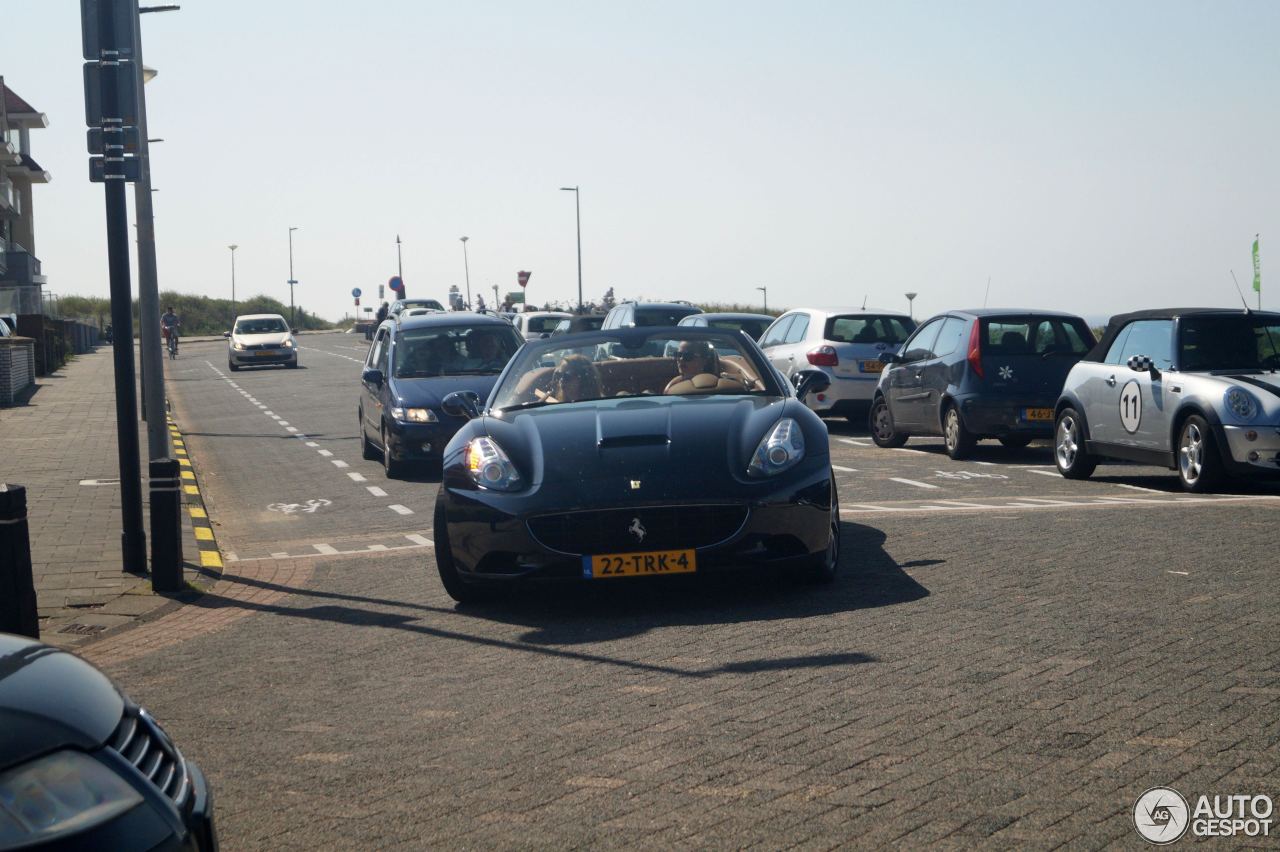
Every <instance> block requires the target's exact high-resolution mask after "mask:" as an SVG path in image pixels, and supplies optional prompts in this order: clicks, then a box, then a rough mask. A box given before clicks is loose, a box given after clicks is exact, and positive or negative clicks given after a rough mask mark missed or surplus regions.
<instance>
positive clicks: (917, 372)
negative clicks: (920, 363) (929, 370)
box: [915, 370, 924, 379]
mask: <svg viewBox="0 0 1280 852" xmlns="http://www.w3.org/2000/svg"><path fill="white" fill-rule="evenodd" d="M915 376H916V378H917V379H918V378H921V377H922V376H924V370H916V372H915Z"/></svg>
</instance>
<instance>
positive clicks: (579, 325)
mask: <svg viewBox="0 0 1280 852" xmlns="http://www.w3.org/2000/svg"><path fill="white" fill-rule="evenodd" d="M604 316H605V315H604V314H578V315H577V316H573V317H567V318H565V319H562V320H560V322H558V323H556V327H555V328H553V329H551V334H552V335H556V334H577V333H578V332H580V331H596V330H597V329H599V328H600V326H602V325H604Z"/></svg>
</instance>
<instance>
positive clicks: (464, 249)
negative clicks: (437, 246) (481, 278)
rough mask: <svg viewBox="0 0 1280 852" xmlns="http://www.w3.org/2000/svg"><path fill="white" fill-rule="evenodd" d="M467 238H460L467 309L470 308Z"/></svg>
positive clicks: (469, 266) (469, 268) (469, 269)
mask: <svg viewBox="0 0 1280 852" xmlns="http://www.w3.org/2000/svg"><path fill="white" fill-rule="evenodd" d="M467 239H468V237H463V238H462V269H463V271H464V272H466V275H467V310H471V265H470V264H468V263H467Z"/></svg>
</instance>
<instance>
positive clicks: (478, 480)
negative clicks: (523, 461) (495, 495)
mask: <svg viewBox="0 0 1280 852" xmlns="http://www.w3.org/2000/svg"><path fill="white" fill-rule="evenodd" d="M462 461H463V464H465V465H466V467H467V473H469V474H471V479H472V481H474V482H475V484H476V485H479V486H480V487H481V488H489V489H492V490H494V491H515V490H516V489H518V488H520V487H522V486H523V485H524V480H522V479H521V478H520V471H518V470H516V466H515V465H514V464H512V463H511V459H509V458H507V454H506V453H505V452H503V450H502V447H500V446H498V442H497V441H495V440H493V439H492V438H472V439H471V443H469V444H467V449H466V450H465V451H464V452H463V455H462Z"/></svg>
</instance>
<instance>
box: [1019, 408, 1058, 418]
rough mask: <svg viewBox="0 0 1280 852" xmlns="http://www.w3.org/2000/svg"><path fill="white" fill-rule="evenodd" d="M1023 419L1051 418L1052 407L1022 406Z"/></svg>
mask: <svg viewBox="0 0 1280 852" xmlns="http://www.w3.org/2000/svg"><path fill="white" fill-rule="evenodd" d="M1022 419H1023V420H1052V419H1053V409H1052V408H1024V409H1022Z"/></svg>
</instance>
